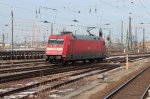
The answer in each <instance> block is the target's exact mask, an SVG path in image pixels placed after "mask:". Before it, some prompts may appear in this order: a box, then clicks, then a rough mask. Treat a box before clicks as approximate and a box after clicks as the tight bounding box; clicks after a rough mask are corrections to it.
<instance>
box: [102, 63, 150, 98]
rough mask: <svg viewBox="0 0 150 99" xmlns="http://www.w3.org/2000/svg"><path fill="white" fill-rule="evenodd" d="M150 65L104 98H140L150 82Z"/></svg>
mask: <svg viewBox="0 0 150 99" xmlns="http://www.w3.org/2000/svg"><path fill="white" fill-rule="evenodd" d="M149 73H150V66H148V67H147V68H146V69H144V70H143V71H141V72H140V73H139V74H137V75H136V76H134V77H133V78H131V79H130V80H128V81H127V82H125V83H124V84H122V85H121V86H120V87H118V88H117V89H116V90H114V91H113V92H111V93H110V94H109V95H107V96H106V97H105V98H104V99H140V98H141V97H142V95H143V94H144V93H145V90H146V89H147V88H148V86H149V84H150V80H149V79H150V75H149Z"/></svg>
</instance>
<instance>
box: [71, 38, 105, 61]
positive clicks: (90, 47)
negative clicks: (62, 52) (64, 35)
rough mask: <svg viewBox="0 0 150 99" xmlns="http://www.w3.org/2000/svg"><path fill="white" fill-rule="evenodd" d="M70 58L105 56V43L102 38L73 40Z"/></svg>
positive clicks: (80, 58)
mask: <svg viewBox="0 0 150 99" xmlns="http://www.w3.org/2000/svg"><path fill="white" fill-rule="evenodd" d="M68 48H69V52H68V60H82V59H98V58H105V45H104V42H103V41H100V40H76V39H75V40H71V41H70V44H69V47H68Z"/></svg>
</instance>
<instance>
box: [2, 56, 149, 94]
mask: <svg viewBox="0 0 150 99" xmlns="http://www.w3.org/2000/svg"><path fill="white" fill-rule="evenodd" d="M146 57H148V56H145V58H146ZM143 58H144V57H143ZM143 58H140V57H132V58H129V59H130V61H131V62H132V61H136V60H140V59H143ZM117 59H118V58H112V59H108V60H105V61H104V62H103V63H94V64H86V65H87V66H85V64H84V65H80V66H79V64H77V65H74V66H68V67H63V66H50V65H49V66H47V65H45V66H41V65H40V66H33V65H32V66H29V65H28V66H26V65H27V64H30V63H24V62H23V63H21V64H24V65H23V66H22V67H21V66H20V67H19V65H20V64H19V62H17V64H13V65H12V67H11V65H10V64H9V66H10V67H11V68H10V69H7V68H8V67H9V66H8V67H7V66H4V65H3V66H4V67H5V68H4V69H5V70H6V71H7V72H8V71H9V70H10V71H12V73H10V74H9V73H8V74H5V73H6V72H4V71H3V70H1V69H0V71H2V74H1V76H0V83H1V84H3V83H6V82H10V81H11V82H13V81H21V80H23V79H30V78H31V79H33V78H35V77H36V78H37V77H39V76H40V77H41V76H42V78H43V77H45V76H47V75H53V74H59V73H66V72H72V71H79V70H84V69H85V68H86V69H90V68H93V69H94V68H96V69H101V70H104V69H106V70H108V69H109V68H110V67H111V66H114V67H116V66H117V67H119V66H120V65H121V64H120V63H125V58H121V59H118V60H119V62H120V63H119V64H115V63H117V62H118V61H116V60H117ZM112 62H113V63H112ZM31 64H34V65H39V64H40V63H38V62H35V63H34V62H32V63H31ZM41 64H43V63H42V61H41ZM15 65H16V66H18V67H19V68H16V67H15ZM98 65H99V66H98ZM1 66H2V65H0V67H1ZM13 66H14V67H13ZM36 67H37V68H36ZM117 67H116V68H117ZM104 71H105V70H104ZM82 72H84V71H82ZM89 72H90V71H89ZM100 72H102V71H97V72H94V73H95V74H96V73H100ZM94 73H93V74H94ZM81 74H82V73H81ZM93 74H90V75H93ZM70 75H71V74H70ZM88 75H89V74H87V75H84V76H83V77H79V78H78V77H77V78H76V79H72V81H68V80H65V81H58V80H59V79H61V77H60V78H59V77H58V78H55V79H48V81H47V80H46V81H43V82H38V83H36V84H32V85H30V86H24V87H21V88H20V89H19V88H18V89H15V90H17V92H19V91H20V90H28V89H32V88H34V87H35V86H39V85H42V84H48V83H50V82H53V81H58V82H60V83H59V84H58V82H56V83H55V84H58V85H54V86H51V87H49V88H47V89H43V90H41V91H38V92H34V93H33V94H31V95H32V96H36V95H38V94H39V93H41V92H42V93H43V92H45V91H46V90H51V89H55V88H59V87H61V86H63V85H66V84H69V83H72V82H76V81H79V80H80V79H82V78H84V77H86V76H88ZM90 75H89V76H90ZM65 77H67V76H64V77H63V78H65ZM44 86H45V85H44ZM15 90H11V91H10V92H7V93H8V94H11V93H16V92H15ZM28 91H29V90H28ZM2 94H3V95H2V97H3V96H5V95H7V94H6V93H2ZM25 97H27V96H25Z"/></svg>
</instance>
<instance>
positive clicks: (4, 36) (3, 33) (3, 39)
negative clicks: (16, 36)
mask: <svg viewBox="0 0 150 99" xmlns="http://www.w3.org/2000/svg"><path fill="white" fill-rule="evenodd" d="M4 40H5V36H4V33H3V50H4V46H5V44H4V43H5V41H4Z"/></svg>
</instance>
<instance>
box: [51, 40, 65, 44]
mask: <svg viewBox="0 0 150 99" xmlns="http://www.w3.org/2000/svg"><path fill="white" fill-rule="evenodd" d="M63 43H64V39H49V40H48V45H50V44H58V45H61V44H63Z"/></svg>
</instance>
